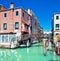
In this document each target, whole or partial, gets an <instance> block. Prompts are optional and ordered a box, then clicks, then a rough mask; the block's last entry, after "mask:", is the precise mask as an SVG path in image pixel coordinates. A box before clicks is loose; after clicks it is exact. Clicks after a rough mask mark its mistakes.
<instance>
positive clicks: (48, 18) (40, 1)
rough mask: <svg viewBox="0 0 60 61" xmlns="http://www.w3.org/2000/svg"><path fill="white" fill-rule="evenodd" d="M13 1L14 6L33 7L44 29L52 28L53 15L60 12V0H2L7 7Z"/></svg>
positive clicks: (0, 0) (1, 2) (0, 1)
mask: <svg viewBox="0 0 60 61" xmlns="http://www.w3.org/2000/svg"><path fill="white" fill-rule="evenodd" d="M11 2H14V7H23V8H24V9H25V10H27V9H28V8H31V9H32V11H33V12H34V15H35V16H37V17H38V21H39V23H40V25H41V26H42V27H43V29H44V30H51V29H52V25H51V22H52V16H53V14H54V13H57V12H60V0H0V4H2V5H3V6H5V7H6V8H10V3H11Z"/></svg>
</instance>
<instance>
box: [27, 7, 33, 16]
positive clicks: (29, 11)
mask: <svg viewBox="0 0 60 61" xmlns="http://www.w3.org/2000/svg"><path fill="white" fill-rule="evenodd" d="M28 14H29V15H31V16H32V10H31V9H30V8H28Z"/></svg>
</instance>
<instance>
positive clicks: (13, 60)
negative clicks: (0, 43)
mask: <svg viewBox="0 0 60 61" xmlns="http://www.w3.org/2000/svg"><path fill="white" fill-rule="evenodd" d="M43 52H44V51H43V46H42V44H41V43H37V44H33V45H32V46H31V47H29V48H22V47H21V48H17V49H1V48H0V61H60V56H58V55H56V54H54V51H53V50H50V51H47V55H46V56H44V54H43Z"/></svg>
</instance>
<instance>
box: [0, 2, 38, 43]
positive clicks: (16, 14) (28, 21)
mask: <svg viewBox="0 0 60 61" xmlns="http://www.w3.org/2000/svg"><path fill="white" fill-rule="evenodd" d="M37 26H38V19H37V18H36V17H35V16H34V14H33V12H32V10H31V9H28V10H27V11H25V10H24V9H23V8H21V7H19V8H14V3H11V4H10V8H9V9H7V8H5V7H4V6H2V5H0V43H2V42H3V43H5V42H13V40H12V39H13V38H14V37H16V36H20V37H21V38H22V36H21V35H27V36H26V39H27V40H29V41H30V36H31V35H32V34H36V33H37V31H36V30H37ZM20 37H19V38H20ZM23 38H25V36H23ZM15 40H16V39H15Z"/></svg>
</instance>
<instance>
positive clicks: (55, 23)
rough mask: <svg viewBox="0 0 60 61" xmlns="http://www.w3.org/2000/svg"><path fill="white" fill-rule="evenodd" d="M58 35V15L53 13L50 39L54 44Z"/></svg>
mask: <svg viewBox="0 0 60 61" xmlns="http://www.w3.org/2000/svg"><path fill="white" fill-rule="evenodd" d="M59 34H60V13H55V14H54V15H53V19H52V37H53V41H54V43H56V42H57V36H58V35H59Z"/></svg>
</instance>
